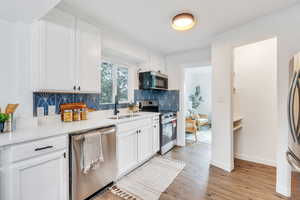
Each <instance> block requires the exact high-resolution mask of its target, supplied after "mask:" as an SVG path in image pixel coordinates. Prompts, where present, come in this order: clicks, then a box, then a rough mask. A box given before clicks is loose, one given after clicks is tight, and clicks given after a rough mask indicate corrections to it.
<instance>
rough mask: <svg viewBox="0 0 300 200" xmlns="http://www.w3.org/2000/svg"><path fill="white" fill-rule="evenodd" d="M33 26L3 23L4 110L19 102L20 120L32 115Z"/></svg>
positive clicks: (1, 104)
mask: <svg viewBox="0 0 300 200" xmlns="http://www.w3.org/2000/svg"><path fill="white" fill-rule="evenodd" d="M30 30H31V29H30V25H28V24H22V23H11V22H7V21H3V20H0V32H1V37H0V43H1V45H0V55H1V59H0V74H1V79H0V91H1V95H0V107H1V108H2V111H3V110H4V109H5V107H6V105H7V104H8V103H19V104H20V107H19V108H18V109H17V113H16V117H21V116H24V117H28V116H32V107H33V106H32V91H31V81H30V79H31V75H30V74H31V68H30V58H31V57H30V36H31V35H30Z"/></svg>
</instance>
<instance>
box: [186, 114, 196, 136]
mask: <svg viewBox="0 0 300 200" xmlns="http://www.w3.org/2000/svg"><path fill="white" fill-rule="evenodd" d="M197 131H198V127H197V121H196V120H194V119H192V118H186V119H185V132H187V133H192V134H194V136H195V140H196V142H197V141H198V138H197Z"/></svg>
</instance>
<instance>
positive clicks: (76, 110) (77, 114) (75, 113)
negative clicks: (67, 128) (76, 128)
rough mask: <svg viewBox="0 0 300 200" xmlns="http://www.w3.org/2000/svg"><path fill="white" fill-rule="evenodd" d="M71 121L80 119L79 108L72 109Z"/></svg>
mask: <svg viewBox="0 0 300 200" xmlns="http://www.w3.org/2000/svg"><path fill="white" fill-rule="evenodd" d="M73 121H80V109H74V110H73Z"/></svg>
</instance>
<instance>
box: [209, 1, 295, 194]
mask: <svg viewBox="0 0 300 200" xmlns="http://www.w3.org/2000/svg"><path fill="white" fill-rule="evenodd" d="M299 23H300V5H299V4H298V5H296V6H294V7H291V8H288V9H285V10H282V11H280V12H277V13H274V14H272V15H268V16H265V17H262V18H260V19H257V20H255V21H253V22H251V23H248V24H246V25H243V26H240V27H238V28H236V29H234V30H231V31H229V32H226V33H223V34H221V35H219V36H218V37H217V38H216V39H215V41H214V42H213V44H212V66H213V75H212V76H213V79H212V81H213V86H212V108H213V109H212V124H213V130H212V131H213V134H212V135H213V138H212V139H213V140H212V141H213V142H212V162H213V164H215V165H216V166H219V167H221V168H223V167H224V166H227V167H229V168H228V169H229V170H230V169H233V143H232V140H233V134H232V124H231V123H232V114H233V113H232V99H231V95H230V94H231V93H232V66H233V49H234V48H235V47H238V46H241V45H245V44H249V43H253V42H257V41H261V40H265V39H269V38H272V37H277V39H278V40H277V41H278V45H277V46H278V55H277V60H278V70H277V109H278V114H277V117H278V121H279V124H278V129H277V131H276V134H278V138H277V139H278V141H279V142H278V144H277V185H276V187H277V192H279V193H281V194H283V195H290V188H291V187H290V186H291V178H290V177H291V174H290V172H291V169H290V166H289V165H288V163H287V162H286V159H285V152H286V151H287V148H288V131H289V130H288V124H287V114H286V113H287V110H286V107H287V106H286V102H287V94H288V88H289V68H288V63H289V59H290V58H291V57H292V56H293V55H294V54H295V53H296V52H298V51H300V43H299V42H298V41H300V34H299V33H300V27H299V26H297V24H299ZM224 169H226V168H224Z"/></svg>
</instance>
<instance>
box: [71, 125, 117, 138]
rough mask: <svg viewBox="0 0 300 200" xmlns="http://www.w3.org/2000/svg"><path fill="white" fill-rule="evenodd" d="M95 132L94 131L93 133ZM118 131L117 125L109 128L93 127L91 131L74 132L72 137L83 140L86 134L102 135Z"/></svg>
mask: <svg viewBox="0 0 300 200" xmlns="http://www.w3.org/2000/svg"><path fill="white" fill-rule="evenodd" d="M91 132H94V133H91ZM113 133H116V127H114V126H113V127H109V128H100V129H91V130H89V131H85V132H83V133H79V134H74V135H73V136H72V137H74V139H75V140H76V141H78V140H82V139H84V135H86V134H101V135H109V134H113Z"/></svg>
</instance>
